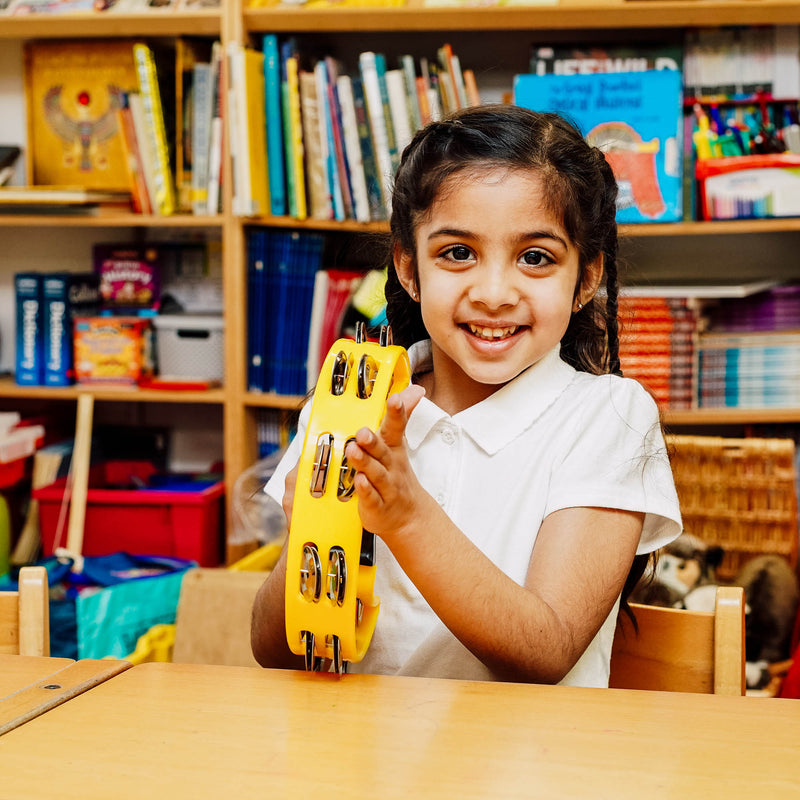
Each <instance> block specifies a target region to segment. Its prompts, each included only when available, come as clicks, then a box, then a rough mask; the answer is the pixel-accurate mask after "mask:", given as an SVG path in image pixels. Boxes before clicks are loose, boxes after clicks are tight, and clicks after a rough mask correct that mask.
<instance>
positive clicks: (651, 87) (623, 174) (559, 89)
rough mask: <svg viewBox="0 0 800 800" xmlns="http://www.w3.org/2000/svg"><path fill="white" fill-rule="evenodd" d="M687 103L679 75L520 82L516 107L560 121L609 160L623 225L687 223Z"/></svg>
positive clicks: (574, 77) (629, 74)
mask: <svg viewBox="0 0 800 800" xmlns="http://www.w3.org/2000/svg"><path fill="white" fill-rule="evenodd" d="M682 102H683V95H682V88H681V73H680V72H679V71H677V70H655V69H654V70H644V71H642V72H625V73H622V72H620V73H590V74H586V75H580V74H578V75H554V74H549V75H532V74H525V75H517V76H516V77H515V78H514V103H515V104H516V105H518V106H522V107H524V108H530V109H533V110H535V111H555V112H556V113H558V114H561V116H563V117H565V118H566V119H568V120H569V121H570V122H572V123H574V124H575V125H577V127H578V128H579V129H580V131H581V133H582V134H583V135H584V137H585V138H586V140H587V141H588V142H589V143H590V144H593V145H595V146H596V147H599V148H600V149H601V150H602V151H603V152H604V153H605V155H606V159H607V160H608V162H609V164H610V165H611V168H612V169H613V170H614V175H615V177H616V179H617V184H618V186H619V197H618V199H617V222H621V223H628V222H677V221H679V220H680V219H681V218H682V215H683V214H682V198H681V195H682V190H681V184H682V174H683V168H682V155H681V149H682V145H681V138H682V130H683V115H682Z"/></svg>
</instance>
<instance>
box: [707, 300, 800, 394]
mask: <svg viewBox="0 0 800 800" xmlns="http://www.w3.org/2000/svg"><path fill="white" fill-rule="evenodd" d="M707 316H708V320H709V327H710V329H709V331H708V332H707V333H704V334H702V335H701V336H700V337H699V346H698V355H699V358H698V363H699V391H698V396H699V404H700V405H701V406H705V407H712V408H719V407H734V408H785V407H792V406H797V405H800V382H798V380H797V375H798V374H800V286H778V287H775V288H773V289H770V290H768V291H765V292H759V293H758V294H755V295H753V296H752V297H746V298H741V299H729V300H721V301H720V302H719V303H718V304H717V305H716V306H714V307H713V308H710V309H709V310H708V312H707Z"/></svg>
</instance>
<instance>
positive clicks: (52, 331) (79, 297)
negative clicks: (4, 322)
mask: <svg viewBox="0 0 800 800" xmlns="http://www.w3.org/2000/svg"><path fill="white" fill-rule="evenodd" d="M41 283H42V337H43V339H42V341H43V345H42V358H43V370H44V373H43V381H42V382H43V383H44V385H45V386H70V385H72V384H73V383H75V373H74V369H73V337H72V322H73V320H74V319H75V317H79V316H94V315H96V314H97V313H98V312H99V309H100V281H99V277H98V276H97V274H95V273H91V272H90V273H85V274H84V273H70V272H58V273H53V274H50V275H44V276H42V281H41Z"/></svg>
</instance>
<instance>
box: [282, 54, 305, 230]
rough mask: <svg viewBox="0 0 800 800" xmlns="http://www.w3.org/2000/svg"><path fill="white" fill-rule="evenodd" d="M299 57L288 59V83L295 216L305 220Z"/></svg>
mask: <svg viewBox="0 0 800 800" xmlns="http://www.w3.org/2000/svg"><path fill="white" fill-rule="evenodd" d="M297 74H298V59H297V57H296V56H292V57H291V58H288V59H287V60H286V85H287V89H288V101H289V133H290V136H291V139H292V164H291V169H292V172H293V174H294V184H295V202H296V206H297V207H296V209H295V218H296V219H299V220H303V219H305V218H306V217H307V216H308V208H307V205H306V187H305V169H304V166H303V161H304V153H303V123H302V118H301V116H300V88H299V84H298V77H297Z"/></svg>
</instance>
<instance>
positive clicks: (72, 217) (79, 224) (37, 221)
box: [0, 206, 223, 228]
mask: <svg viewBox="0 0 800 800" xmlns="http://www.w3.org/2000/svg"><path fill="white" fill-rule="evenodd" d="M222 224H223V218H222V217H221V216H215V217H212V216H208V217H206V216H193V215H192V214H173V215H172V216H168V217H162V216H153V215H150V214H134V213H133V212H132V211H128V210H127V209H125V210H123V209H119V208H107V207H104V206H101V207H99V208H98V209H97V210H96V211H94V212H91V213H88V214H85V213H70V214H53V213H47V214H9V213H0V228H116V227H119V228H221V227H222Z"/></svg>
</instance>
